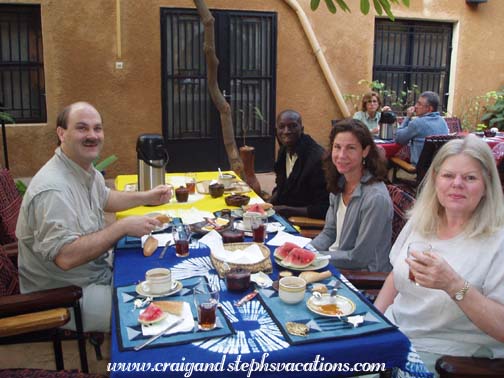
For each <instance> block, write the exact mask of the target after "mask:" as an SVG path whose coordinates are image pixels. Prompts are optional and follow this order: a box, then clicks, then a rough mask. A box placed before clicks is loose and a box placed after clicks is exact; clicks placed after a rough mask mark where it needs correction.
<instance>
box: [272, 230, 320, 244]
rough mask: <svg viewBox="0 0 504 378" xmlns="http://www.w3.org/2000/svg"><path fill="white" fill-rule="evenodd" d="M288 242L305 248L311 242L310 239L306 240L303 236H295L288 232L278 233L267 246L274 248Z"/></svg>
mask: <svg viewBox="0 0 504 378" xmlns="http://www.w3.org/2000/svg"><path fill="white" fill-rule="evenodd" d="M286 242H291V243H294V244H296V245H297V246H299V247H301V248H303V247H304V246H305V245H307V244H308V243H309V242H311V239H310V238H305V237H303V236H295V235H291V234H289V233H287V232H283V231H278V232H277V234H276V235H275V237H273V238H272V239H270V240H269V241H268V242H267V243H266V244H267V245H271V246H274V247H278V246H281V245H284V244H285V243H286Z"/></svg>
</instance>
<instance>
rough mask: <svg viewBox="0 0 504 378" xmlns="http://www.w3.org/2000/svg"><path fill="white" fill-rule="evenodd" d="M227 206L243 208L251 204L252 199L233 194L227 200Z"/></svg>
mask: <svg viewBox="0 0 504 378" xmlns="http://www.w3.org/2000/svg"><path fill="white" fill-rule="evenodd" d="M224 200H225V201H226V205H228V206H238V207H240V206H243V205H246V204H248V203H249V201H250V197H249V196H246V195H243V194H232V195H230V196H227V197H226V198H225V199H224Z"/></svg>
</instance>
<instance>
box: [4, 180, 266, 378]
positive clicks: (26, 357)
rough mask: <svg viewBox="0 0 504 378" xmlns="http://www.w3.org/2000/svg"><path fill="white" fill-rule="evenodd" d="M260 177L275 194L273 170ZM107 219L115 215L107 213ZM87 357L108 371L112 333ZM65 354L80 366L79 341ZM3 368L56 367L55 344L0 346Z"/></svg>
mask: <svg viewBox="0 0 504 378" xmlns="http://www.w3.org/2000/svg"><path fill="white" fill-rule="evenodd" d="M257 178H258V180H259V182H260V183H261V189H262V190H263V191H266V192H268V193H271V191H272V190H273V187H274V184H275V175H274V174H273V173H259V174H257ZM107 221H113V217H111V216H107ZM86 344H87V356H88V363H89V371H90V372H92V373H106V371H107V363H108V362H109V360H110V335H107V336H106V338H105V342H104V344H103V345H102V348H101V350H102V354H103V360H102V361H97V360H96V355H95V352H94V349H93V347H92V345H91V344H90V343H89V342H87V343H86ZM63 357H64V361H65V368H66V369H79V368H80V360H79V353H78V349H77V342H76V341H73V340H71V341H64V342H63ZM2 368H37V369H48V370H54V369H55V368H56V367H55V364H54V354H53V349H52V343H50V342H44V343H31V344H16V345H0V369H2Z"/></svg>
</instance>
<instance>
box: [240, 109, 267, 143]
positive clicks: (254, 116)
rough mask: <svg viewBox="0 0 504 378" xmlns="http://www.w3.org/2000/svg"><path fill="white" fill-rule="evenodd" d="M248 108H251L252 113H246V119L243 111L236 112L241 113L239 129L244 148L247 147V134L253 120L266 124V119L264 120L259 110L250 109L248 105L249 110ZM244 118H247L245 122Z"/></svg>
mask: <svg viewBox="0 0 504 378" xmlns="http://www.w3.org/2000/svg"><path fill="white" fill-rule="evenodd" d="M250 108H252V112H250V111H249V112H247V113H248V117H246V114H245V111H244V110H243V109H238V112H240V113H241V121H242V122H241V129H242V138H243V145H244V146H246V145H247V142H246V139H247V132H248V130H249V128H250V123H255V120H258V121H259V122H260V123H266V119H265V118H264V115H263V114H262V112H261V109H259V108H258V107H257V106H253V107H252V105H249V109H250ZM245 118H247V120H246V119H245Z"/></svg>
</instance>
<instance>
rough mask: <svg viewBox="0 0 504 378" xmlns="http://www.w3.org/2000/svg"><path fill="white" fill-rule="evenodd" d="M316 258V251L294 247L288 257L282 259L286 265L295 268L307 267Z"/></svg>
mask: <svg viewBox="0 0 504 378" xmlns="http://www.w3.org/2000/svg"><path fill="white" fill-rule="evenodd" d="M314 260H315V253H313V252H311V251H308V250H306V249H303V248H299V247H297V248H294V249H292V251H290V252H289V254H288V255H287V257H286V258H284V259H283V260H282V264H283V265H284V266H290V267H292V268H295V269H300V268H306V267H307V266H308V265H310V264H311V263H312V262H313V261H314Z"/></svg>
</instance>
